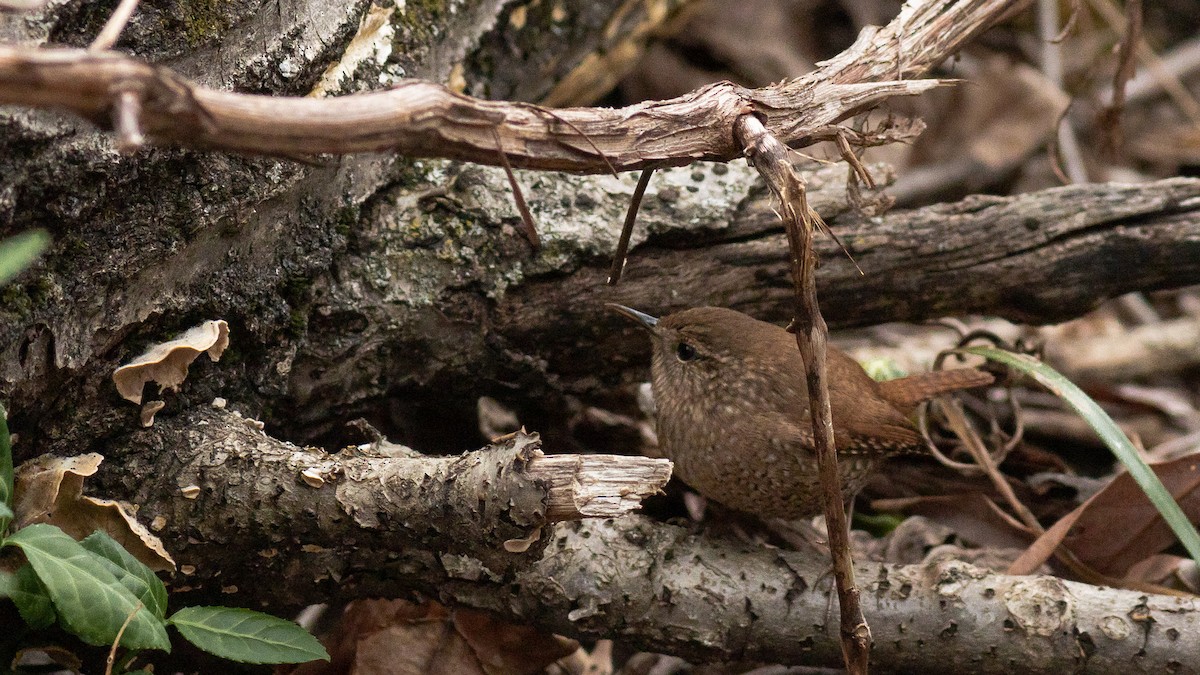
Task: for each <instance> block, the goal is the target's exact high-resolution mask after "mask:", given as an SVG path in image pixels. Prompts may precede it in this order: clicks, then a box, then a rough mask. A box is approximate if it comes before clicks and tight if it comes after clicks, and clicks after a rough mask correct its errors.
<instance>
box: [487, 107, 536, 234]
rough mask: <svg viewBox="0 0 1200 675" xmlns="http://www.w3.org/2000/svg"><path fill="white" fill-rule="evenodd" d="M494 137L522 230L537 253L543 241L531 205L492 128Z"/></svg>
mask: <svg viewBox="0 0 1200 675" xmlns="http://www.w3.org/2000/svg"><path fill="white" fill-rule="evenodd" d="M492 136H494V137H495V139H496V151H497V152H499V153H500V165H501V166H503V167H504V175H505V176H508V186H509V187H510V188H512V193H513V201H515V202H516V203H517V211H520V212H521V230H522V231H524V232H525V238H526V239H528V240H529V245H530V246H533V251H534V253H537V252H538V251H540V250H541V249H542V240H541V239H539V238H538V233H537V227H536V226H534V224H533V214H532V213H530V212H529V205H528V204H526V203H525V195H524V194H523V193H522V192H521V186H520V185H519V184H518V183H517V175H516V174H514V173H513V168H512V165H511V164H509V163H508V156H507V155H505V154H504V143H503V141H501V140H500V132H499V131H497V130H496V128H495V127H493V128H492Z"/></svg>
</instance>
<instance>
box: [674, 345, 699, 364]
mask: <svg viewBox="0 0 1200 675" xmlns="http://www.w3.org/2000/svg"><path fill="white" fill-rule="evenodd" d="M675 356H678V357H679V360H680V361H691V360H692V359H694V358H696V348H695V347H693V346H691V345H689V344H688V343H686V342H680V343H679V346H678V347H676V348H675Z"/></svg>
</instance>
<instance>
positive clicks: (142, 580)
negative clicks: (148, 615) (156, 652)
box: [79, 531, 167, 619]
mask: <svg viewBox="0 0 1200 675" xmlns="http://www.w3.org/2000/svg"><path fill="white" fill-rule="evenodd" d="M79 544H80V546H83V547H84V548H85V549H87V550H89V551H91V552H92V553H95V554H96V555H97V556H100V558H101V559H102V560H103V561H104V562H105V563H106V564H105V567H107V568H108V571H109V572H112V573H113V576H115V577H116V578H117V581H120V582H121V585H122V586H124V587H125V588H128V589H129V592H131V593H133V594H134V595H135V596H137V599H138V600H141V601H142V604H143V605H145V606H146V608H147V609H149V610H150V611H151V612H153V613H154V616H156V617H158V618H160V619H162V618H164V617H165V616H166V615H167V587H166V586H164V585H163V582H162V579H159V578H158V577H157V576H155V574H154V571H153V570H151V569H150V568H149V567H146V565H145V564H143V563H142V561H140V560H138V559H137V558H135V557H133V554H131V553H130V552H129V551H126V550H125V547H124V546H121V545H120V544H118V543H117V540H115V539H113V538H112V537H110V536H108V533H107V532H101V531H96V532H93V533H91V534H90V535H88V536H87V537H86V538H85V539H84V540H83V541H81V542H79Z"/></svg>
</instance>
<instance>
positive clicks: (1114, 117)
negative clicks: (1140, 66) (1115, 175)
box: [1100, 0, 1143, 155]
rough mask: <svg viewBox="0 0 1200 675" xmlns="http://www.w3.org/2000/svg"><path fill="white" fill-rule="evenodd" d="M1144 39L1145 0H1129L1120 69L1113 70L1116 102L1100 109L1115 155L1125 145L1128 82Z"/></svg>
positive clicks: (1103, 125) (1102, 122) (1118, 52)
mask: <svg viewBox="0 0 1200 675" xmlns="http://www.w3.org/2000/svg"><path fill="white" fill-rule="evenodd" d="M1141 44H1143V42H1142V0H1127V1H1126V3H1125V30H1124V31H1123V34H1122V35H1121V44H1120V48H1119V49H1118V50H1117V71H1116V72H1115V73H1114V74H1113V85H1112V102H1111V103H1110V104H1109V105H1108V106H1107V107H1106V108H1105V109H1104V110H1103V111H1102V112H1101V113H1100V126H1101V128H1102V129H1104V131H1106V132H1107V134H1106V143H1105V145H1106V150H1107V152H1108V153H1109V154H1110V155H1115V153H1117V152H1118V151H1119V150H1120V148H1121V146H1122V145H1123V139H1122V134H1121V113H1123V112H1124V110H1125V83H1126V82H1128V81H1129V79H1130V78H1131V77H1133V71H1134V58H1133V56H1134V52H1135V51H1137V47H1138V46H1139V45H1141Z"/></svg>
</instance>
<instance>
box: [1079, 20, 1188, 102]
mask: <svg viewBox="0 0 1200 675" xmlns="http://www.w3.org/2000/svg"><path fill="white" fill-rule="evenodd" d="M1089 4H1091V6H1092V9H1094V10H1096V13H1098V14H1099V15H1100V16H1101V17H1102V18H1103V19H1104V21H1105V23H1107V24H1108V25H1109V27H1110V28H1112V29H1113V30H1114V31H1116V32H1118V33H1123V32H1124V31H1125V19H1124V17H1123V16H1122V14H1121V10H1120V9H1118V8H1117V5H1116V3H1114V2H1113V1H1112V0H1089ZM1137 57H1138V60H1139V61H1141V62H1142V63H1143V64H1145V66H1146V70H1148V71H1149V72H1150V73H1151V74H1152V75H1153V76H1154V78H1155V79H1157V80H1158V81H1159V84H1160V85H1162V88H1163V90H1164V91H1166V92H1167V95H1168V96H1170V97H1171V99H1172V100H1173V101H1175V105H1177V106H1179V109H1180V110H1182V111H1183V113H1184V114H1185V115H1187V117H1188V119H1189V120H1191V122H1192V123H1193V124H1198V125H1200V102H1197V101H1196V97H1195V96H1193V95H1192V93H1191V92H1190V91H1188V88H1187V87H1186V86H1185V85H1184V84H1183V82H1180V81H1179V77H1178V76H1176V75H1175V74H1174V73H1172V72H1171V69H1169V68H1168V67H1167V66H1166V65H1164V63H1163V61H1162V59H1160V58H1158V55H1157V54H1155V53H1154V50H1153V49H1151V48H1150V45H1148V44H1146V41H1145V40H1142V39H1139V40H1138V42H1137Z"/></svg>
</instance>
